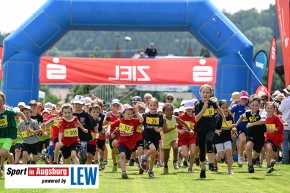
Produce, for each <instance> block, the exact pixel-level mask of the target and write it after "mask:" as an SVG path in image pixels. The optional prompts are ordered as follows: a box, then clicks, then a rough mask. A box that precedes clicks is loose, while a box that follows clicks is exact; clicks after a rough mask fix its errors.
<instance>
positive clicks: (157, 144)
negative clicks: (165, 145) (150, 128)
mask: <svg viewBox="0 0 290 193" xmlns="http://www.w3.org/2000/svg"><path fill="white" fill-rule="evenodd" d="M152 143H153V145H154V146H155V148H156V151H157V150H158V149H159V140H154V139H153V140H152V139H148V138H146V139H144V146H145V148H146V149H149V146H150V144H152Z"/></svg>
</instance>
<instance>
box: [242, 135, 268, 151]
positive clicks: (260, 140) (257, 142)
mask: <svg viewBox="0 0 290 193" xmlns="http://www.w3.org/2000/svg"><path fill="white" fill-rule="evenodd" d="M246 140H247V142H248V141H252V142H253V143H254V147H253V150H254V151H255V152H257V153H261V150H262V148H263V146H264V141H265V137H264V136H259V137H258V136H257V137H256V136H255V137H254V136H247V139H246Z"/></svg>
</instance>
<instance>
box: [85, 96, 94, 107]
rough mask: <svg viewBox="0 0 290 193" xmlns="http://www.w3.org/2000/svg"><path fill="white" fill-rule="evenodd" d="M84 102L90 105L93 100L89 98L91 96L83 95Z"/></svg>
mask: <svg viewBox="0 0 290 193" xmlns="http://www.w3.org/2000/svg"><path fill="white" fill-rule="evenodd" d="M84 102H85V105H90V104H91V103H92V102H93V100H92V99H91V97H85V98H84Z"/></svg>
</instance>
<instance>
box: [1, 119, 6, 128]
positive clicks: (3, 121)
mask: <svg viewBox="0 0 290 193" xmlns="http://www.w3.org/2000/svg"><path fill="white" fill-rule="evenodd" d="M7 125H8V122H7V118H5V119H0V127H6V126H7Z"/></svg>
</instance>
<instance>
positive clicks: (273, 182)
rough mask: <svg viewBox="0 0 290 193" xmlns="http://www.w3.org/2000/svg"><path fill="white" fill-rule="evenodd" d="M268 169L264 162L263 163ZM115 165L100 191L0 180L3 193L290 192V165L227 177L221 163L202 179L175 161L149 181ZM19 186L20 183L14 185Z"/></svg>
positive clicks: (104, 176) (237, 170)
mask: <svg viewBox="0 0 290 193" xmlns="http://www.w3.org/2000/svg"><path fill="white" fill-rule="evenodd" d="M264 166H265V163H264ZM111 169H112V164H111V163H110V162H109V165H108V166H107V167H106V169H105V170H104V171H101V172H100V188H99V189H96V190H93V189H13V190H12V189H4V180H5V179H3V177H2V178H1V179H0V192H5V193H6V192H8V193H9V192H21V193H24V192H29V193H30V192H54V193H73V192H102V193H104V192H109V193H114V192H118V193H119V192H120V193H121V192H126V193H127V192H137V193H139V192H146V193H150V192H152V193H153V192H154V193H156V192H158V193H163V192H166V193H167V192H169V193H175V192H176V193H177V192H180V193H187V192H223V193H224V192H237V193H240V192H251V193H254V192H271V193H273V192H275V193H276V192H290V182H289V179H290V172H289V171H290V165H281V164H279V165H276V166H275V171H274V172H273V173H272V174H270V175H266V169H265V168H258V167H255V173H254V174H249V173H247V168H246V166H245V165H244V166H243V167H242V168H240V167H237V163H234V167H233V172H234V173H235V174H234V175H227V174H226V172H227V167H226V165H225V164H224V163H223V164H221V163H219V171H218V172H217V173H216V172H210V171H207V178H206V179H204V180H201V179H199V171H200V170H199V168H198V167H197V166H194V169H195V172H194V173H188V172H187V168H184V167H181V168H180V169H179V170H174V169H173V167H172V162H171V165H170V168H169V174H167V175H163V174H162V173H163V168H160V167H159V168H154V174H155V178H154V179H149V178H148V175H147V174H145V173H144V174H143V175H139V174H138V171H139V170H138V168H137V166H136V165H135V166H133V167H132V166H127V173H128V176H129V179H127V180H124V179H122V178H121V174H120V169H118V172H116V173H112V172H111ZM15 183H17V182H15Z"/></svg>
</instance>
